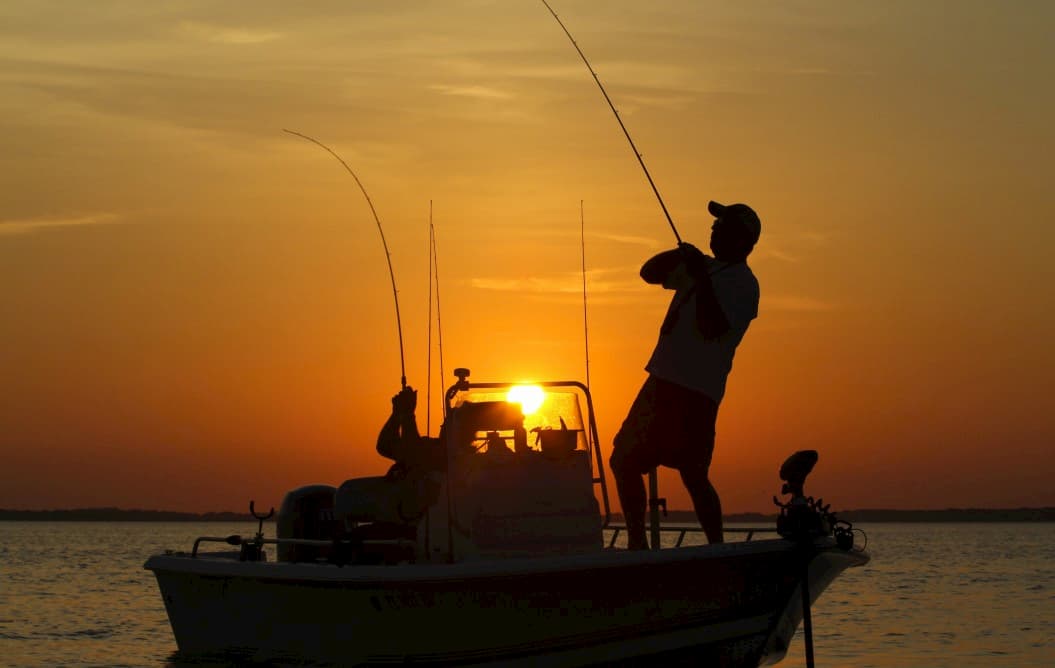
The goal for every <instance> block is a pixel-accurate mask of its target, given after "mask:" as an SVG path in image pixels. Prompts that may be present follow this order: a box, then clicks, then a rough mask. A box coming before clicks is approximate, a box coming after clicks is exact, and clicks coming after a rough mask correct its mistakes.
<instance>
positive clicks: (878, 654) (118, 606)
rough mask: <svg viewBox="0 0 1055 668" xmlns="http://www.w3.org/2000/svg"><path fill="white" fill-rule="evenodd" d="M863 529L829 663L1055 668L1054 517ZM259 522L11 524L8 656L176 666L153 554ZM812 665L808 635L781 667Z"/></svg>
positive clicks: (842, 590)
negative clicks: (150, 561) (865, 554)
mask: <svg viewBox="0 0 1055 668" xmlns="http://www.w3.org/2000/svg"><path fill="white" fill-rule="evenodd" d="M863 528H864V529H865V530H866V531H867V533H868V540H869V544H868V550H869V552H870V553H871V554H872V558H873V560H872V563H871V564H869V565H868V566H866V567H865V568H861V569H855V570H851V571H848V572H847V573H846V574H844V575H843V576H842V577H841V578H840V579H839V580H837V581H836V582H835V584H834V585H833V587H832V588H831V589H829V590H828V591H827V592H826V593H825V594H824V596H823V597H822V598H821V600H820V601H819V602H818V603H817V605H816V606H815V608H814V616H813V619H814V627H815V647H816V656H817V665H818V666H821V667H832V666H875V667H881V668H893V667H895V666H897V667H899V668H900V667H903V666H929V667H932V666H957V667H969V666H979V667H981V666H1053V665H1055V525H1052V524H1032V525H1029V524H983V525H964V524H874V525H871V526H864V527H863ZM254 531H255V525H251V524H250V523H242V524H237V525H226V524H214V523H210V524H189V523H156V524H141V523H61V522H59V523H36V522H25V523H21V522H0V665H4V666H164V665H166V664H170V665H172V664H171V661H172V655H173V653H174V652H175V650H176V645H175V642H174V641H173V639H172V633H171V631H170V629H169V625H168V619H167V618H166V616H165V610H164V608H163V606H162V603H161V598H160V596H159V595H158V592H157V587H156V584H155V582H154V579H153V575H152V574H150V573H149V572H148V571H145V570H143V562H144V561H145V560H146V558H147V557H148V556H149V555H150V554H153V553H156V552H160V551H163V550H165V549H180V550H188V549H190V547H191V543H192V542H193V539H194V538H195V537H196V536H199V535H213V536H218V535H227V534H230V533H241V534H243V535H246V534H250V535H251V534H252V533H253V532H254ZM268 535H274V531H273V527H272V528H271V529H269V530H268ZM804 664H805V661H804V659H803V647H802V642H801V638H797V639H796V641H795V642H794V643H793V644H792V646H791V649H790V651H789V652H788V657H787V659H785V660H784V662H782V663H781V664H780V665H781V666H785V667H787V668H800V667H801V666H803V665H804Z"/></svg>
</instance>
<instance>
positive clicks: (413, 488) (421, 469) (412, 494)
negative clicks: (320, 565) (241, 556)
mask: <svg viewBox="0 0 1055 668" xmlns="http://www.w3.org/2000/svg"><path fill="white" fill-rule="evenodd" d="M416 408H417V391H416V390H415V389H414V388H412V387H409V386H408V387H405V388H403V389H402V390H401V391H400V392H399V393H398V394H396V395H395V396H394V397H392V414H391V415H390V416H389V418H388V420H387V421H385V424H384V425H383V426H382V427H381V432H380V433H379V434H378V436H377V452H378V454H380V455H382V456H383V457H387V458H388V459H391V460H393V461H394V463H393V464H392V466H391V467H390V468H389V470H388V473H386V474H385V475H383V476H374V477H365V478H353V479H351V480H348V481H345V482H344V484H342V485H341V486H340V488H338V490H337V494H336V503H335V506H336V508H335V512H336V515H337V517H338V518H339V519H340V520H341V521H342V522H343V524H344V527H345V529H346V532H347V533H348V534H349V535H351V536H353V537H354V536H356V535H359V536H361V537H364V538H366V537H368V538H374V539H383V538H409V539H413V537H414V535H415V531H416V527H417V524H418V521H419V520H420V519H421V517H422V516H423V515H424V514H425V512H426V511H427V510H428V508H429V506H431V505H432V504H433V503H434V502H435V501H436V499H437V498H438V496H439V492H440V489H441V487H442V485H443V479H444V471H445V469H446V454H445V451H444V448H443V441H442V437H441V438H429V437H423V436H421V434H420V433H419V431H418V426H417V421H416V418H415V416H414V411H415V409H416ZM364 523H367V524H369V529H365V527H363V529H364V530H359V531H357V530H358V529H360V528H361V527H360V525H361V524H364ZM364 531H365V532H364Z"/></svg>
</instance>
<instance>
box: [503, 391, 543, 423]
mask: <svg viewBox="0 0 1055 668" xmlns="http://www.w3.org/2000/svg"><path fill="white" fill-rule="evenodd" d="M545 398H546V394H545V392H543V391H542V388H541V387H539V386H538V385H516V386H514V387H512V388H510V390H509V394H508V395H507V396H506V401H509V402H511V403H516V404H520V408H521V410H522V411H523V412H524V417H527V416H529V415H533V414H534V413H535V411H537V410H538V409H539V407H540V406H542V402H543V401H544V400H545Z"/></svg>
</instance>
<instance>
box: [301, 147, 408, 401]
mask: <svg viewBox="0 0 1055 668" xmlns="http://www.w3.org/2000/svg"><path fill="white" fill-rule="evenodd" d="M282 131H283V132H288V133H289V134H291V135H294V136H296V137H300V138H301V139H306V140H307V141H310V142H311V143H312V144H315V145H316V146H319V147H321V148H322V149H323V150H325V151H326V152H327V153H329V154H330V155H332V156H333V157H335V158H337V162H339V163H341V165H342V166H343V167H344V169H345V171H347V172H348V173H349V174H351V175H352V178H353V179H355V184H356V185H357V186H359V190H361V191H362V193H363V197H365V198H366V203H367V204H368V205H370V213H372V214H374V222H375V223H377V231H378V232H379V233H380V234H381V245H382V246H383V247H384V249H385V260H387V261H388V276H389V278H390V279H392V298H393V299H394V300H395V302H396V331H397V332H398V333H399V371H400V375H399V383H400V386H401V387H402V388H403V389H406V387H407V365H406V360H405V358H404V356H403V322H402V321H401V320H400V317H399V292H398V291H397V290H396V272H395V271H394V270H393V269H392V254H391V253H390V252H389V251H388V242H387V241H385V231H384V230H383V229H382V228H381V219H380V218H379V217H378V216H377V209H375V208H374V203H373V201H371V200H370V195H369V194H367V192H366V188H364V187H363V182H362V181H360V180H359V177H358V176H356V175H355V172H353V171H352V168H351V167H349V166H348V163H347V162H345V161H344V159H343V158H342V157H341V156H339V155H337V153H336V152H334V150H333V149H332V148H330V147H329V146H327V145H326V144H323V143H322V142H321V141H319V140H318V139H315V138H314V137H309V136H308V135H306V134H302V133H300V132H297V131H295V130H286V129H285V128H283V129H282Z"/></svg>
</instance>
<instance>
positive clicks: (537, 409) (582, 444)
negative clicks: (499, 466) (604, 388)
mask: <svg viewBox="0 0 1055 668" xmlns="http://www.w3.org/2000/svg"><path fill="white" fill-rule="evenodd" d="M581 394H582V392H581V391H580V390H578V389H576V388H574V387H542V386H540V385H530V384H522V385H510V386H508V387H502V388H473V389H470V390H467V391H463V392H459V393H458V394H457V395H456V396H455V397H454V399H453V400H452V402H451V407H452V408H453V409H455V412H456V413H458V412H459V411H458V410H457V409H461V408H463V407H465V408H466V409H467V410H472V409H477V408H483V407H488V408H489V409H490V410H487V411H474V412H476V413H478V414H479V415H481V416H482V417H481V418H480V419H479V420H478V421H477V420H474V422H475V424H473V425H472V427H473V429H472V431H473V432H474V433H473V435H472V440H473V442H474V446H475V447H476V448H477V449H483V450H486V449H487V448H488V447H491V446H489V445H486V444H487V441H488V439H489V438H490V439H491V443H495V438H496V437H497V438H501V439H502V440H503V441H504V442H506V443H507V444H508V446H509V447H510V448H511V449H515V448H514V447H513V446H514V440H515V437H516V432H520V433H526V436H527V446H528V447H530V448H531V449H533V450H543V451H545V450H546V449H547V447H560V448H561V449H570V450H587V449H588V444H587V440H586V434H587V427H586V422H585V419H584V414H583V410H582V401H581V396H580V395H581ZM485 413H487V414H488V416H486V417H484V414H485ZM499 414H500V415H501V416H502V417H500V418H496V417H492V416H496V415H499ZM521 420H522V425H521V424H520V422H521ZM557 432H565V433H564V434H563V435H560V434H558V433H557ZM568 432H570V433H568ZM558 441H562V442H563V444H564V445H557V443H558ZM572 443H574V445H572Z"/></svg>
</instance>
